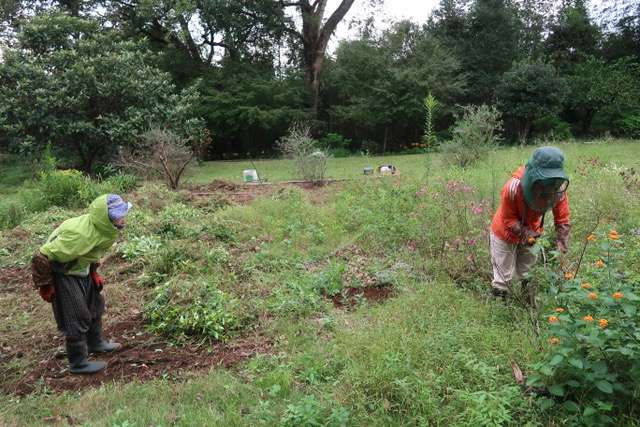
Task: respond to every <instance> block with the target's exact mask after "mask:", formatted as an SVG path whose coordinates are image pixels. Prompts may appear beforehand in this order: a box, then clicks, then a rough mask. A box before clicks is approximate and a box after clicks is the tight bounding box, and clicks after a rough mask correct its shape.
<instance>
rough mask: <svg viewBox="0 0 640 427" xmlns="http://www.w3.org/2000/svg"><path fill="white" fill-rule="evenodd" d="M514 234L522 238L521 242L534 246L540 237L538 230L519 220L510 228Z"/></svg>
mask: <svg viewBox="0 0 640 427" xmlns="http://www.w3.org/2000/svg"><path fill="white" fill-rule="evenodd" d="M509 231H511V232H512V233H513V234H515V235H516V236H518V237H519V238H520V243H521V244H523V245H526V246H533V244H534V243H535V242H536V239H537V238H538V237H540V233H538V232H537V231H533V230H532V229H530V228H529V227H527V226H526V225H522V224H521V223H519V222H516V223H515V224H513V225H512V226H511V228H509Z"/></svg>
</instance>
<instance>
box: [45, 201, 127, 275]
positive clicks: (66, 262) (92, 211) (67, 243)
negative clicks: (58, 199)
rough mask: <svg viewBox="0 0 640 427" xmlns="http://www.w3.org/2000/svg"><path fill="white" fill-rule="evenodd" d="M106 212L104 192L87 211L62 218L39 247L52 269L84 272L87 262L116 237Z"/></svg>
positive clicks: (66, 271)
mask: <svg viewBox="0 0 640 427" xmlns="http://www.w3.org/2000/svg"><path fill="white" fill-rule="evenodd" d="M118 234H119V230H118V229H117V228H115V227H114V226H113V224H112V223H111V221H110V220H109V216H108V213H107V195H106V194H103V195H102V196H100V197H98V198H97V199H95V200H94V201H93V202H91V205H89V213H88V214H85V215H81V216H77V217H74V218H70V219H68V220H66V221H64V222H63V223H62V224H60V226H59V227H58V228H56V229H55V230H54V231H53V233H51V235H50V236H49V238H48V239H47V242H46V243H45V244H44V245H43V246H42V247H41V248H40V252H41V253H42V254H44V255H45V256H46V257H47V258H49V259H50V260H51V261H53V269H54V271H56V272H58V273H64V274H80V275H83V273H84V274H88V272H89V265H90V264H91V263H93V262H96V261H98V260H99V259H100V257H101V256H102V253H103V252H104V251H105V250H107V249H109V248H110V247H111V245H113V244H114V243H115V241H116V239H117V238H118Z"/></svg>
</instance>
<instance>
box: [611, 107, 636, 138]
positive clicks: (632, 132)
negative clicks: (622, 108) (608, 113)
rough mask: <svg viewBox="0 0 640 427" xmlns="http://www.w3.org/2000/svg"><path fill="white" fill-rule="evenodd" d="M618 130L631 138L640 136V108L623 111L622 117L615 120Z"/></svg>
mask: <svg viewBox="0 0 640 427" xmlns="http://www.w3.org/2000/svg"><path fill="white" fill-rule="evenodd" d="M614 125H615V127H616V130H617V131H618V132H619V133H621V134H622V135H625V136H628V137H629V138H638V137H640V110H631V111H627V112H623V113H622V118H620V119H618V120H616V121H615V122H614Z"/></svg>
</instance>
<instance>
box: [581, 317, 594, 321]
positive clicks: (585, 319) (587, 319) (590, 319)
mask: <svg viewBox="0 0 640 427" xmlns="http://www.w3.org/2000/svg"><path fill="white" fill-rule="evenodd" d="M582 320H584V321H585V322H593V316H584V317H583V318H582Z"/></svg>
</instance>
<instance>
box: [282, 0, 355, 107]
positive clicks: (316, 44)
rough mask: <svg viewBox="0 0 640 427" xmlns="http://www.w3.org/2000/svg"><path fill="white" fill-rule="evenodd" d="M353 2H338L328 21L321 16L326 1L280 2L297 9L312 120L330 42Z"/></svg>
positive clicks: (343, 0) (350, 0) (323, 13)
mask: <svg viewBox="0 0 640 427" xmlns="http://www.w3.org/2000/svg"><path fill="white" fill-rule="evenodd" d="M354 1H355V0H341V1H340V4H339V5H338V7H337V8H336V9H335V10H334V11H333V12H332V13H331V15H330V16H329V18H328V19H327V20H324V15H325V11H326V8H327V2H328V0H313V1H310V0H299V1H296V2H281V3H283V6H285V7H286V6H294V7H296V8H298V9H299V11H300V16H301V17H302V31H301V32H300V33H299V36H300V39H301V41H302V49H303V53H302V58H303V67H304V79H305V83H306V85H307V87H309V88H310V89H311V90H312V95H313V100H312V105H313V111H314V116H315V115H317V108H318V105H317V100H318V95H319V90H320V74H321V73H322V67H323V65H324V60H325V55H326V53H327V45H328V43H329V39H330V38H331V35H332V34H333V32H334V31H335V29H336V27H337V26H338V24H339V23H340V21H342V19H343V18H344V16H345V15H346V14H347V12H348V11H349V9H351V6H352V5H353V3H354Z"/></svg>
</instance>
